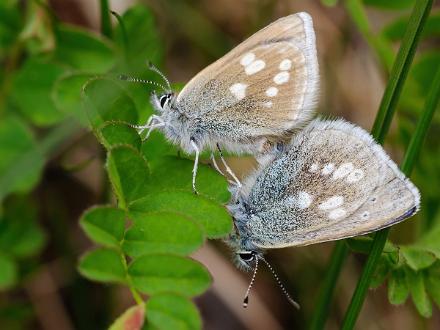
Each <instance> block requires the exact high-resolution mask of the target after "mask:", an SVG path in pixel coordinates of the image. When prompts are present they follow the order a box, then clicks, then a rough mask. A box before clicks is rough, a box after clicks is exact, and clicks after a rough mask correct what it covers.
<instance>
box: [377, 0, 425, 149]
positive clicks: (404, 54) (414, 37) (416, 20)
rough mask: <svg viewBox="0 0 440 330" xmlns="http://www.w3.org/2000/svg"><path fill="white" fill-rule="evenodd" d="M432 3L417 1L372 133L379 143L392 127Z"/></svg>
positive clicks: (422, 0)
mask: <svg viewBox="0 0 440 330" xmlns="http://www.w3.org/2000/svg"><path fill="white" fill-rule="evenodd" d="M432 2H433V0H417V1H416V4H415V5H414V9H413V12H412V13H411V17H410V19H409V22H408V26H407V28H406V31H405V35H404V37H403V39H402V44H401V45H400V48H399V52H398V53H397V56H396V61H395V62H394V65H393V68H392V70H391V74H390V79H389V80H388V84H387V86H386V88H385V92H384V95H383V97H382V101H381V103H380V106H379V112H378V114H377V116H376V120H375V122H374V125H373V129H372V131H371V132H372V134H373V136H375V137H376V140H377V141H378V142H379V143H383V141H384V139H385V136H386V134H387V133H388V129H389V128H390V126H391V121H392V119H393V115H394V112H395V110H396V106H397V101H398V100H399V97H400V94H401V92H402V88H403V85H404V83H405V80H406V77H407V75H408V71H409V68H410V66H411V63H412V60H413V58H414V54H415V51H416V48H417V44H418V42H419V39H420V35H421V32H422V30H423V27H424V26H425V23H426V20H427V18H428V16H429V12H430V11H431V7H432Z"/></svg>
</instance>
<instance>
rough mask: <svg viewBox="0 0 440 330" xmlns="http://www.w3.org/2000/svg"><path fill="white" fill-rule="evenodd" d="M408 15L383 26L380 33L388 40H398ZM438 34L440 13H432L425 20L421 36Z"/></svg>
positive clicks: (404, 27) (401, 36) (403, 31)
mask: <svg viewBox="0 0 440 330" xmlns="http://www.w3.org/2000/svg"><path fill="white" fill-rule="evenodd" d="M408 21H409V17H408V16H404V17H400V18H398V19H397V20H395V21H393V22H392V23H390V24H388V25H387V26H385V27H384V28H383V30H382V32H381V33H382V34H383V35H384V36H386V37H387V38H388V39H390V40H400V39H402V38H403V34H404V33H405V29H406V26H407V25H408ZM439 34H440V13H433V14H431V16H429V18H428V20H427V21H426V26H425V28H424V29H423V32H422V36H423V37H432V36H438V35H439Z"/></svg>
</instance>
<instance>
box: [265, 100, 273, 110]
mask: <svg viewBox="0 0 440 330" xmlns="http://www.w3.org/2000/svg"><path fill="white" fill-rule="evenodd" d="M272 104H273V103H272V101H267V102H264V106H265V107H266V108H271V107H272Z"/></svg>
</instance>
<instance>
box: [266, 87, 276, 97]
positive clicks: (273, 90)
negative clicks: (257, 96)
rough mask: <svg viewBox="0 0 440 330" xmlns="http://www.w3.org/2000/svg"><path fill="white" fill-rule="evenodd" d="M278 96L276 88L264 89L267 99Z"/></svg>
mask: <svg viewBox="0 0 440 330" xmlns="http://www.w3.org/2000/svg"><path fill="white" fill-rule="evenodd" d="M277 94H278V88H276V87H269V88H268V89H266V95H267V96H269V97H274V96H276V95H277Z"/></svg>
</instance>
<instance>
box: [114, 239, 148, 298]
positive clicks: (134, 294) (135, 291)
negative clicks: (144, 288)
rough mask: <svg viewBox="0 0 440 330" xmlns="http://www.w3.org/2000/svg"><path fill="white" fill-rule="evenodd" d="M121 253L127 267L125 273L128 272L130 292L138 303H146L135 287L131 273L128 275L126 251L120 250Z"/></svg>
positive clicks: (122, 260)
mask: <svg viewBox="0 0 440 330" xmlns="http://www.w3.org/2000/svg"><path fill="white" fill-rule="evenodd" d="M121 244H122V243H121ZM119 253H120V256H121V262H122V265H123V266H124V269H125V274H126V278H127V285H128V288H129V289H130V292H131V294H132V296H133V299H134V300H135V301H136V304H138V305H143V304H144V300H143V299H142V297H141V295H140V294H139V292H138V291H137V290H136V289H135V287H134V285H133V282H132V280H131V277H130V275H128V265H127V259H125V255H124V252H122V250H120V251H119Z"/></svg>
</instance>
